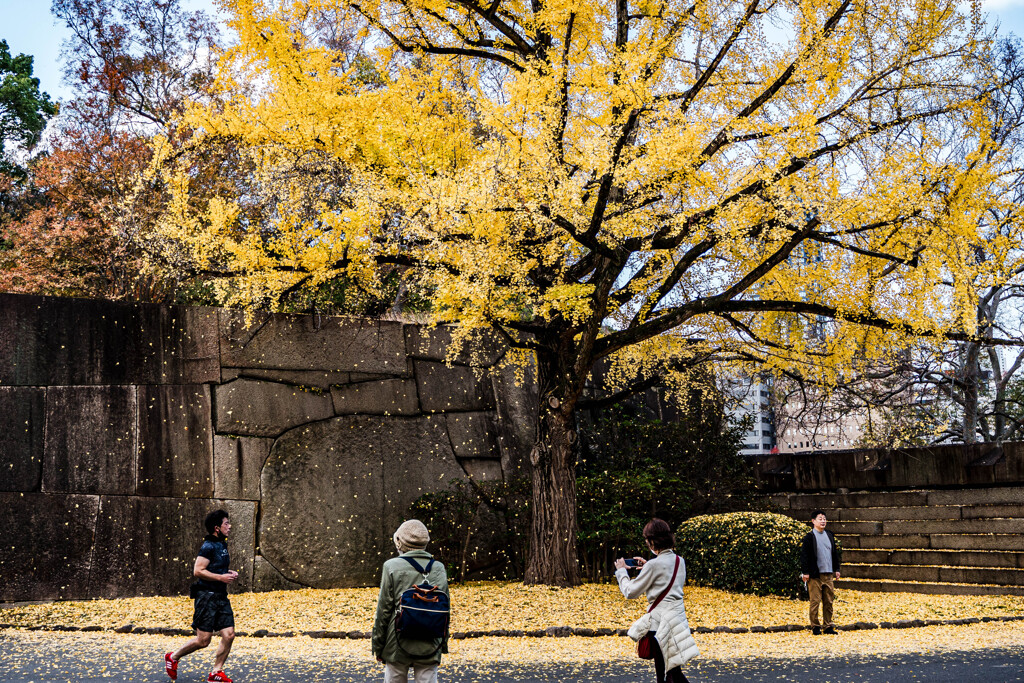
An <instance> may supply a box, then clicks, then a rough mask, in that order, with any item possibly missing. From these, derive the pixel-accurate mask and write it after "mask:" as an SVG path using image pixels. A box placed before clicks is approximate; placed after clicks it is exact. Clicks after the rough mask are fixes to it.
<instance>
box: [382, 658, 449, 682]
mask: <svg viewBox="0 0 1024 683" xmlns="http://www.w3.org/2000/svg"><path fill="white" fill-rule="evenodd" d="M410 673H411V674H412V676H410V675H409V674H410ZM410 680H412V681H415V682H416V683H437V664H399V663H397V662H388V663H387V664H385V665H384V683H408V682H409V681H410Z"/></svg>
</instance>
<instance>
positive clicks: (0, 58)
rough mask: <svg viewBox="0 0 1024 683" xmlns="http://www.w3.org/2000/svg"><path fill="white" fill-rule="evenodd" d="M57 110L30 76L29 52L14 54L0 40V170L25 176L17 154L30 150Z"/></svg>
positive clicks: (3, 41) (37, 80) (30, 58)
mask: <svg viewBox="0 0 1024 683" xmlns="http://www.w3.org/2000/svg"><path fill="white" fill-rule="evenodd" d="M56 113H57V105H55V104H54V103H53V102H51V101H50V96H49V95H47V94H46V93H44V92H41V91H40V90H39V79H38V78H34V77H33V76H32V57H31V55H17V56H14V55H12V54H11V51H10V49H9V48H8V47H7V41H6V40H0V173H2V174H4V175H11V176H14V177H16V178H23V177H24V175H25V169H24V167H23V162H24V160H23V159H21V160H19V159H18V158H17V154H18V153H19V152H20V153H25V152H30V151H32V149H33V148H34V147H35V146H36V144H38V143H39V140H40V138H41V137H42V134H43V129H44V128H46V122H47V121H48V120H49V119H50V117H51V116H53V115H54V114H56Z"/></svg>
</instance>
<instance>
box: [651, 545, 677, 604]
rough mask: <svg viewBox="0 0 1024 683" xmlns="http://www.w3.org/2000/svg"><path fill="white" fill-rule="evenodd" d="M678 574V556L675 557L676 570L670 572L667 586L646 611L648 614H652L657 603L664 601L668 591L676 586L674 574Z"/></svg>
mask: <svg viewBox="0 0 1024 683" xmlns="http://www.w3.org/2000/svg"><path fill="white" fill-rule="evenodd" d="M678 573H679V556H678V555H676V568H675V569H674V570H672V578H671V579H670V580H669V582H668V586H666V587H665V590H663V591H662V592H661V595H659V596H658V599H657V600H655V601H654V604H652V605H651V606H650V608H649V609H648V610H647V611H648V612H653V611H654V608H655V607H657V606H658V603H660V602H661V601H662V600H664V599H665V596H666V595H668V592H669V591H670V590H672V586H674V585H676V574H678Z"/></svg>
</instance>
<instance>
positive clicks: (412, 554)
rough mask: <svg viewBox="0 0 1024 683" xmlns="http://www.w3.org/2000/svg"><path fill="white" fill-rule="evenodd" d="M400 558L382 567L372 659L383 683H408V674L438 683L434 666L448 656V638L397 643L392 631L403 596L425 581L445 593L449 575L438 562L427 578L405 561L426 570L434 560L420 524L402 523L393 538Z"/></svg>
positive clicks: (418, 681)
mask: <svg viewBox="0 0 1024 683" xmlns="http://www.w3.org/2000/svg"><path fill="white" fill-rule="evenodd" d="M393 538H394V541H395V548H397V549H398V554H399V557H393V558H391V559H390V560H388V561H387V562H385V563H384V568H383V570H382V571H381V577H380V595H379V596H378V598H377V618H376V619H375V620H374V622H373V640H372V641H371V646H372V648H373V656H374V657H376V658H377V661H378V662H382V663H383V664H384V683H407V682H408V681H409V670H410V669H412V674H413V675H412V680H413V681H415V683H437V665H438V664H439V663H440V662H441V654H442V653H446V652H448V634H447V633H445V635H444V637H443V638H437V639H435V640H433V641H430V642H428V641H415V640H414V641H409V640H407V639H405V638H403V639H402V640H401V641H399V638H398V632H397V631H396V629H395V610H396V609H397V607H398V603H399V601H400V600H401V597H402V593H404V592H405V591H406V590H408V589H409V588H412V587H413V586H415V585H419V584H421V583H423V582H424V580H426V582H427V583H429V584H430V585H432V586H437V587H438V588H439V589H440V590H442V591H444V592H445V593H448V572H447V571H445V568H444V565H443V564H441V563H440V562H434V564H433V566H432V567H431V568H430V571H429V572H428V573H427V575H426V578H425V579H424V575H423V574H421V573H419V572H418V571H416V569H414V568H413V566H412V564H410V563H409V562H408V561H407V560H404V559H402V558H405V557H408V558H411V559H412V560H414V561H415V562H416V563H417V564H418V565H419V566H420V567H421V568H424V569H425V568H426V566H427V564H428V563H429V562H430V560H432V559H433V556H432V555H431V554H430V553H428V552H427V551H426V547H427V543H428V542H430V533H429V532H428V531H427V527H426V526H424V524H423V522H421V521H419V520H418V519H410V520H408V521H406V522H403V523H402V525H401V526H400V527H398V530H397V531H396V532H395V535H394V537H393Z"/></svg>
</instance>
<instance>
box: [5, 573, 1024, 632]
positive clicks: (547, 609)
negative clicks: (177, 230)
mask: <svg viewBox="0 0 1024 683" xmlns="http://www.w3.org/2000/svg"><path fill="white" fill-rule="evenodd" d="M641 602H642V601H637V600H634V601H627V600H625V599H623V597H622V595H621V594H620V593H619V591H618V589H617V587H616V586H614V585H610V584H588V585H584V586H580V587H578V588H561V589H558V588H548V587H540V586H523V585H522V584H519V583H500V582H486V583H470V584H466V585H458V586H454V587H453V588H452V611H453V622H452V630H453V631H492V630H497V629H522V630H532V629H539V628H546V627H548V626H574V627H581V628H626V627H628V626H629V624H630V623H632V621H633V620H634V619H636V618H637V617H638V616H639V615H640V613H641V612H642V610H643V607H644V606H643V605H642V604H641ZM231 604H232V607H233V608H234V611H235V623H236V627H237V628H238V630H240V631H247V632H250V633H251V632H253V631H256V630H258V629H266V630H268V631H275V632H282V631H296V632H297V631H314V630H328V631H368V630H370V628H371V626H372V624H373V617H374V613H375V610H376V605H377V589H376V588H350V589H336V590H313V589H307V590H298V591H280V592H273V593H243V594H239V595H233V596H231ZM686 610H687V614H688V615H689V617H690V624H691V626H694V627H697V626H732V627H736V626H748V627H749V626H758V625H760V626H774V625H780V624H803V623H806V622H807V603H806V602H800V601H796V600H785V599H782V598H771V597H756V596H750V595H740V594H736V593H727V592H725V591H720V590H715V589H710V588H698V587H689V588H687V589H686ZM1018 615H1024V597H1018V596H952V595H918V594H913V593H864V592H857V591H849V590H843V591H839V592H838V594H837V596H836V613H835V621H836V623H839V624H848V623H853V622H856V621H872V622H880V621H897V620H900V619H953V618H962V617H986V616H992V617H996V616H1018ZM191 619H192V603H191V601H190V600H189V599H188V598H187V597H149V598H129V599H121V600H88V601H82V602H57V603H51V604H44V605H27V606H22V607H13V608H9V609H4V610H0V623H6V624H12V625H17V626H37V625H41V626H46V627H53V626H78V627H84V626H99V627H102V628H105V629H108V628H116V627H118V626H122V625H124V624H134V625H135V626H143V627H165V628H188V627H189V624H190V623H191ZM876 637H877V636H876Z"/></svg>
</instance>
